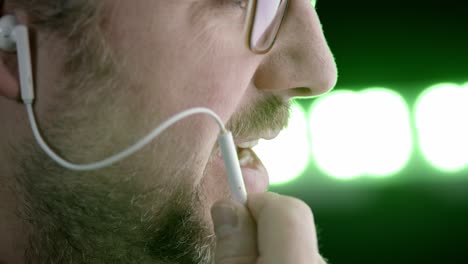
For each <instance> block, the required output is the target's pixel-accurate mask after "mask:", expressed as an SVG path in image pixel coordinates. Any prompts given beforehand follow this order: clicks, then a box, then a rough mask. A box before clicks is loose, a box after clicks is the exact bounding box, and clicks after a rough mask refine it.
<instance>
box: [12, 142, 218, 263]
mask: <svg viewBox="0 0 468 264" xmlns="http://www.w3.org/2000/svg"><path fill="white" fill-rule="evenodd" d="M32 143H33V142H30V143H29V144H32ZM25 150H27V153H23V151H25ZM21 152H22V154H21V155H18V156H17V157H21V158H22V161H21V162H20V163H19V164H21V170H20V171H19V172H18V174H17V179H18V180H19V184H18V186H20V187H19V188H20V189H19V190H18V191H20V193H21V195H22V196H21V197H22V198H23V201H22V210H21V217H22V218H23V219H24V220H25V221H27V223H28V224H29V226H30V227H31V229H32V230H31V234H30V241H29V242H30V244H29V248H28V250H27V252H26V257H27V259H28V261H29V262H31V263H187V264H189V263H190V264H192V263H211V262H210V261H211V259H212V249H213V236H212V234H211V228H210V226H209V225H208V223H206V221H205V220H204V219H203V216H202V213H201V212H204V211H205V210H206V209H205V207H204V205H203V201H202V199H203V198H202V195H201V193H200V192H201V190H200V189H193V188H192V187H191V186H184V185H178V186H171V187H168V186H155V187H153V188H151V189H150V190H145V191H144V192H142V191H141V190H139V189H138V187H136V185H137V184H134V183H133V181H132V180H131V179H128V175H119V173H114V174H110V173H112V172H107V173H105V175H104V174H100V173H92V174H91V173H89V174H85V175H83V174H81V175H79V174H77V173H74V172H69V171H66V170H64V169H61V168H59V167H57V166H56V165H55V164H53V161H51V160H50V159H49V158H48V157H47V156H45V155H44V154H43V153H42V152H41V151H40V150H39V149H37V148H34V147H33V148H29V149H28V148H25V149H23V150H22V151H21ZM183 174H184V172H180V173H179V174H177V175H174V177H177V178H179V177H187V176H186V175H185V176H184V175H183ZM111 177H112V178H114V179H112V180H111V179H110V178H111ZM118 179H121V180H118Z"/></svg>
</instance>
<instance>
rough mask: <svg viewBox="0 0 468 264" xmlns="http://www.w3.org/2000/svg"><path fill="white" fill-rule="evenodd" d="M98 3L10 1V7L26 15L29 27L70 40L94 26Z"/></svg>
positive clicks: (47, 0) (85, 1)
mask: <svg viewBox="0 0 468 264" xmlns="http://www.w3.org/2000/svg"><path fill="white" fill-rule="evenodd" d="M2 2H3V1H2ZM100 2H101V1H95V0H12V5H13V7H14V8H19V9H22V10H24V11H25V12H26V13H27V14H28V16H29V18H30V21H29V23H30V24H31V26H33V27H35V28H37V29H40V30H46V31H51V32H54V33H58V34H60V35H61V36H63V37H67V38H72V37H73V36H76V35H79V32H82V30H84V29H86V28H87V27H89V26H91V25H96V22H97V20H96V19H97V17H98V16H97V15H98V13H99V10H100V8H99V7H100V4H99V3H100Z"/></svg>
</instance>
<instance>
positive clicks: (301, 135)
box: [254, 104, 310, 185]
mask: <svg viewBox="0 0 468 264" xmlns="http://www.w3.org/2000/svg"><path fill="white" fill-rule="evenodd" d="M309 146H310V145H309V142H308V130H307V118H306V116H305V113H304V110H302V109H301V108H300V107H299V106H298V105H295V104H294V105H293V107H292V109H291V115H290V119H289V124H288V127H287V128H286V129H285V130H283V131H282V132H281V133H280V134H279V136H278V137H277V138H275V139H274V140H261V141H260V143H259V144H258V145H257V146H256V147H255V148H254V151H255V152H256V153H257V155H258V156H259V157H260V159H261V160H262V162H263V164H264V165H265V167H266V168H267V170H268V173H269V175H270V183H271V184H273V185H274V184H281V183H286V182H289V181H291V180H293V179H295V178H297V177H298V176H300V175H301V174H302V173H303V172H304V170H305V169H306V167H307V165H308V163H309V160H310V151H309Z"/></svg>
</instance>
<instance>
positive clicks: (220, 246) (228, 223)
mask: <svg viewBox="0 0 468 264" xmlns="http://www.w3.org/2000/svg"><path fill="white" fill-rule="evenodd" d="M211 216H212V218H213V223H214V229H215V234H216V251H215V260H216V263H218V264H221V263H222V264H254V263H256V261H257V257H258V251H257V237H256V227H255V223H254V221H253V219H252V217H251V215H250V213H249V212H248V210H247V208H246V207H245V206H243V205H241V204H239V203H236V202H233V201H228V200H226V201H221V202H217V203H215V204H214V205H213V207H212V208H211Z"/></svg>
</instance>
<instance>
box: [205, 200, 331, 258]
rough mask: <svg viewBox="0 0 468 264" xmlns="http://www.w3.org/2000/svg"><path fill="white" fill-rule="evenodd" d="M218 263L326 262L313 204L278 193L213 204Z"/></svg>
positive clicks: (212, 212) (212, 211)
mask: <svg viewBox="0 0 468 264" xmlns="http://www.w3.org/2000/svg"><path fill="white" fill-rule="evenodd" d="M211 215H212V218H213V222H214V225H215V233H216V243H217V245H216V264H254V263H255V264H306V263H307V264H324V263H325V261H324V260H323V258H322V257H321V256H320V254H319V252H318V246H317V235H316V232H315V224H314V219H313V215H312V212H311V210H310V208H309V207H308V206H307V205H306V204H305V203H304V202H302V201H300V200H298V199H295V198H291V197H286V196H281V195H278V194H274V193H264V194H252V195H250V196H249V199H248V202H247V207H245V206H243V205H241V204H239V203H235V202H232V201H220V202H217V203H216V204H215V205H213V208H212V209H211Z"/></svg>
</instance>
